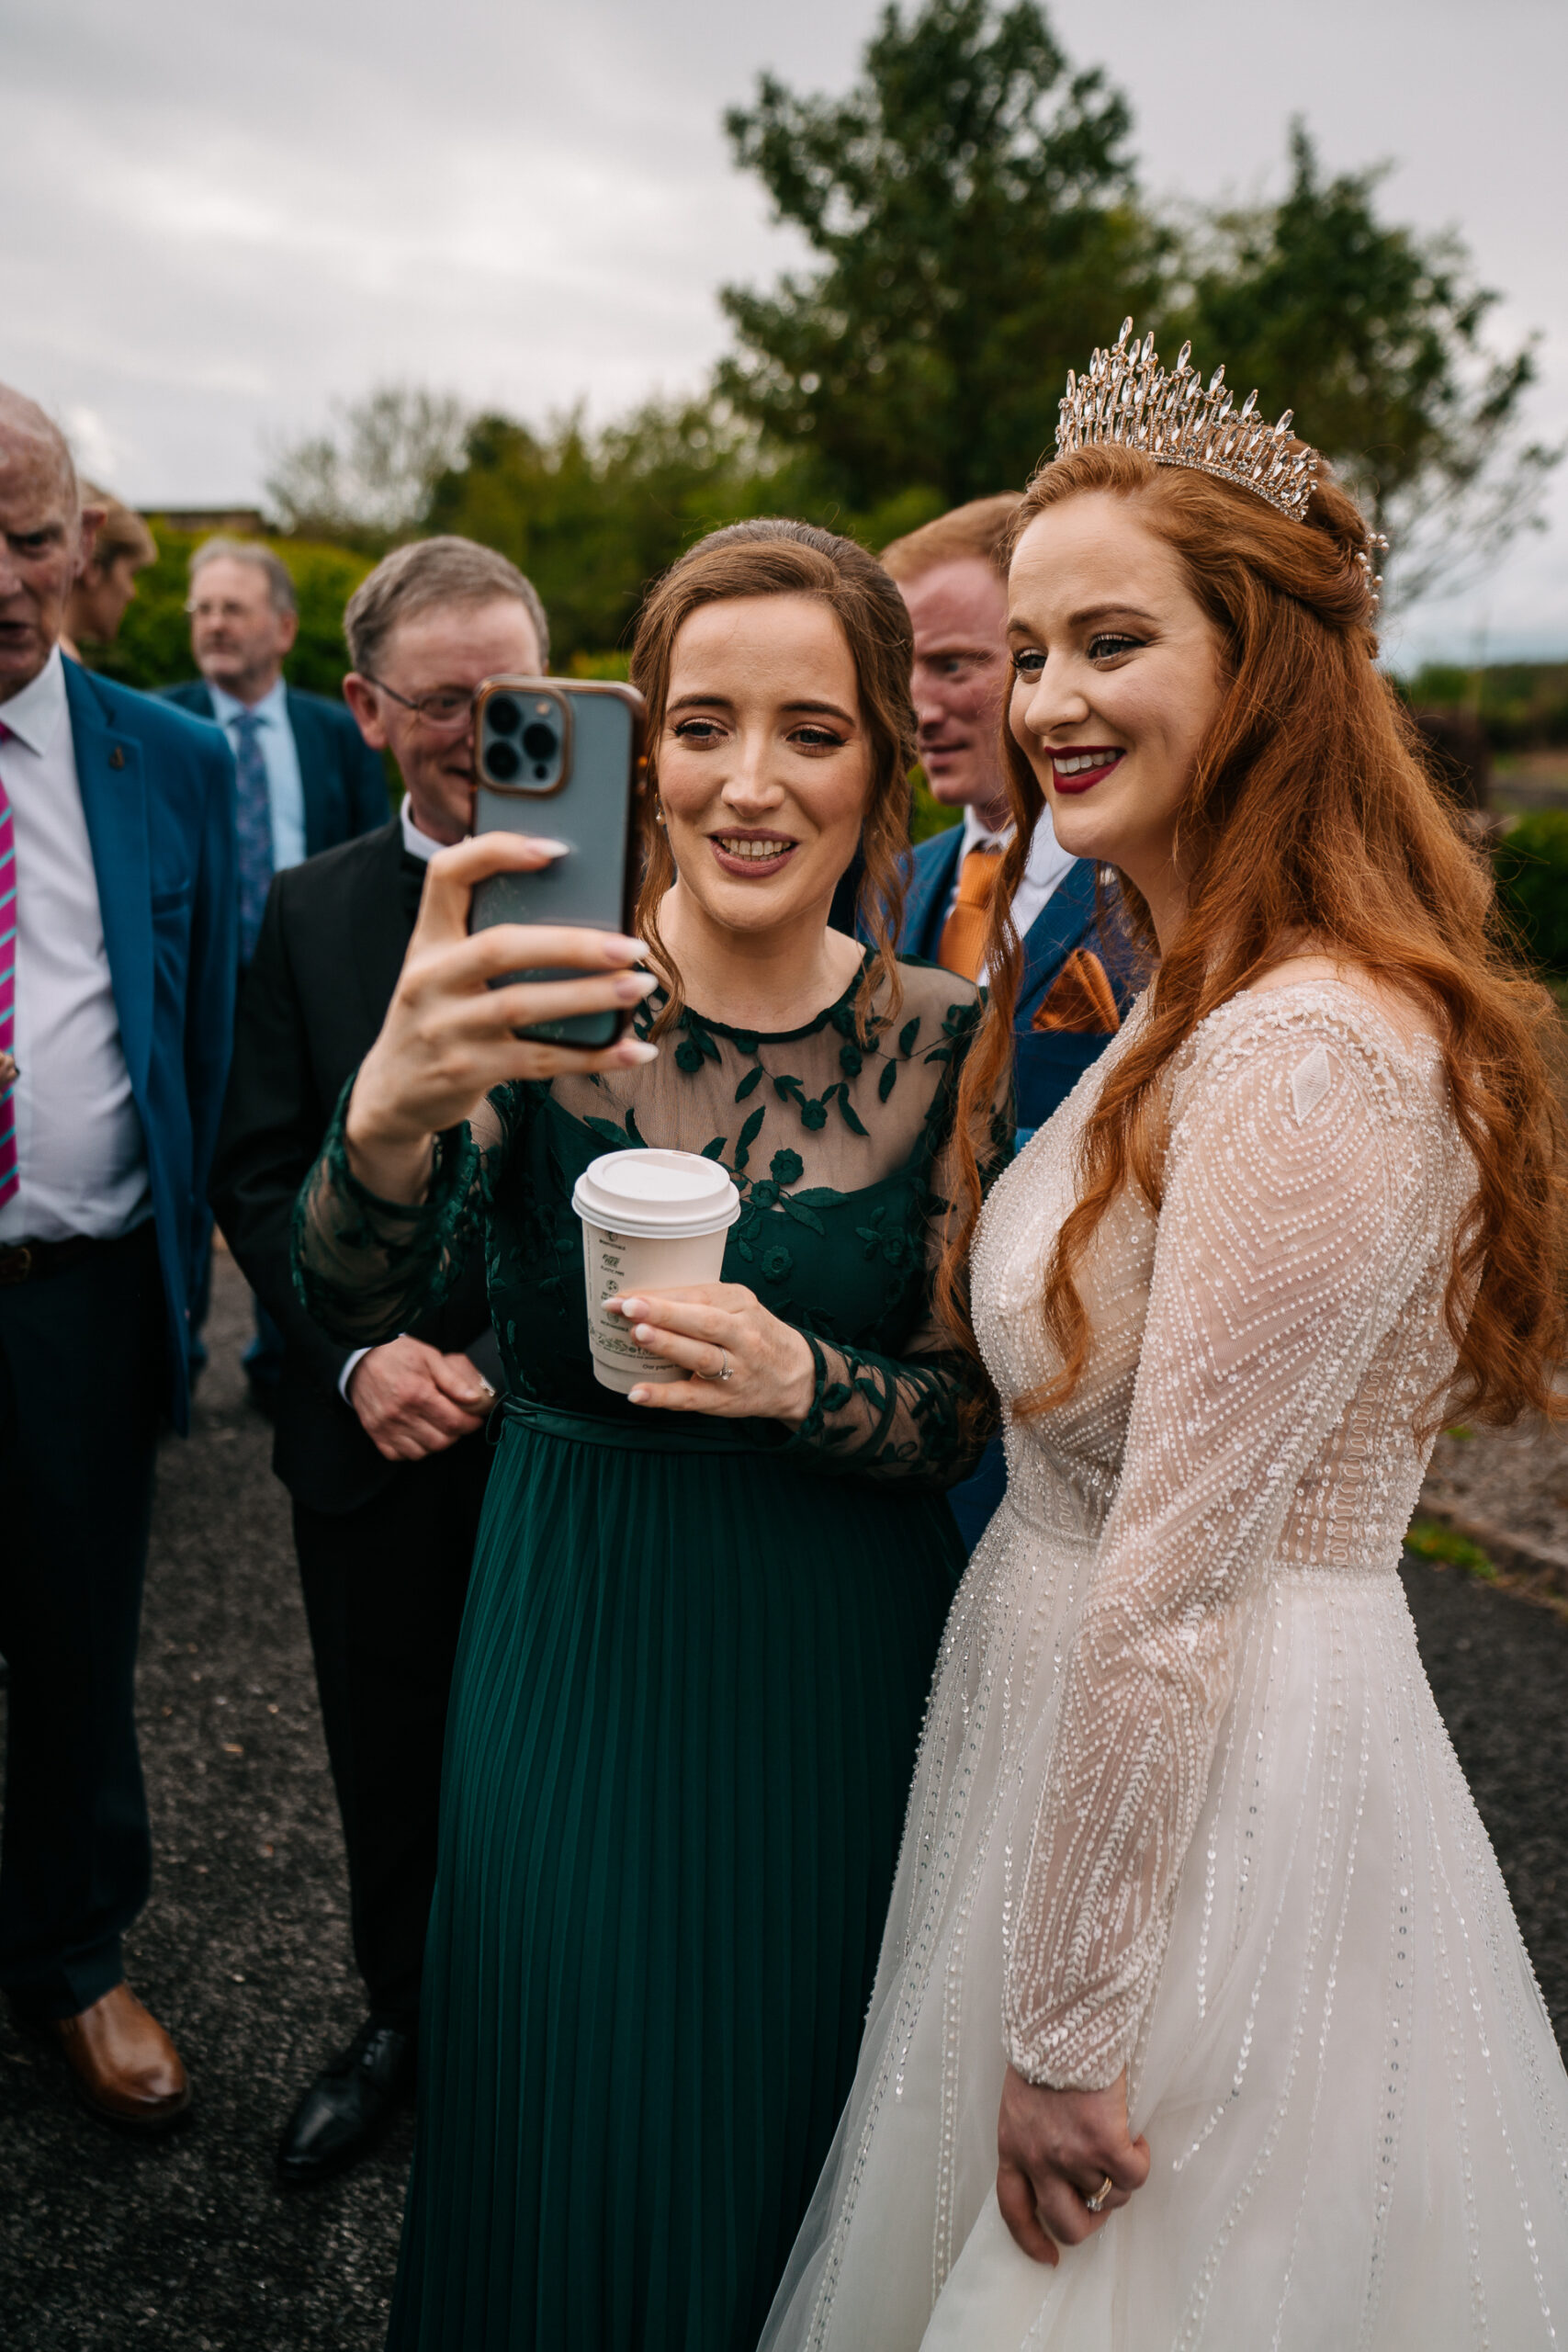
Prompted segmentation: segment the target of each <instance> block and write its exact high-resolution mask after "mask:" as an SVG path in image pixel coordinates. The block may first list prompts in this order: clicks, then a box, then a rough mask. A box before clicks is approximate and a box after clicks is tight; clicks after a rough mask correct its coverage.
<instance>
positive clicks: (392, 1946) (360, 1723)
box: [212, 538, 548, 2187]
mask: <svg viewBox="0 0 1568 2352" xmlns="http://www.w3.org/2000/svg"><path fill="white" fill-rule="evenodd" d="M344 635H345V636H346V638H347V640H348V650H349V656H350V659H351V661H352V662H353V664H354V667H353V671H352V673H350V675H349V677H348V678H347V679H346V680H345V681H344V696H345V698H346V700H347V702H348V705H349V707H350V709H351V710H352V711H353V713H354V716H355V719H356V720H357V721H358V724H359V729H360V731H361V733H362V734H363V737H364V739H365V741H366V743H367V745H368V746H369V747H370V748H371V749H372V750H373V751H374V752H378V753H379V752H383V751H389V752H391V753H392V755H393V757H394V758H395V760H396V762H397V764H398V768H399V771H400V775H401V776H402V780H403V784H404V786H405V797H404V799H403V803H402V807H401V809H400V812H399V814H398V816H397V817H396V818H395V819H394V820H393V821H392V822H391V823H390V824H389V825H383V826H382V827H380V829H379V830H378V831H376V832H372V833H367V834H365V835H363V836H362V837H361V838H360V839H359V840H357V841H353V842H345V843H344V845H343V846H342V847H340V848H337V849H334V850H330V851H328V852H327V853H326V854H325V855H323V856H321V857H313V858H310V859H308V860H307V861H306V862H305V863H304V864H303V865H294V866H291V867H289V868H288V870H287V871H286V872H283V873H280V874H279V875H278V876H277V877H276V880H275V881H274V883H273V885H272V888H271V890H270V892H269V894H268V897H267V900H266V908H265V914H264V916H263V918H262V923H261V930H260V933H259V935H258V938H257V941H256V948H255V954H254V957H253V959H252V962H251V967H250V970H249V973H248V974H247V976H246V980H245V985H244V989H243V995H242V1000H241V1008H240V1014H239V1019H238V1023H237V1024H236V1035H235V1044H234V1061H233V1067H232V1073H231V1080H230V1086H229V1093H228V1099H227V1102H226V1103H225V1106H224V1114H223V1124H222V1128H221V1132H220V1136H219V1143H218V1154H217V1159H216V1163H215V1170H214V1175H213V1183H212V1201H213V1206H214V1208H215V1209H216V1211H217V1215H218V1220H219V1223H220V1226H221V1227H222V1228H223V1231H224V1233H225V1235H226V1236H227V1238H228V1240H229V1244H230V1247H231V1250H233V1253H234V1256H235V1258H236V1259H237V1260H238V1261H239V1263H240V1265H241V1267H242V1268H243V1272H244V1273H245V1275H246V1277H247V1278H248V1280H249V1281H250V1283H252V1285H253V1287H254V1290H255V1292H256V1294H257V1295H258V1297H259V1298H260V1299H261V1300H262V1302H263V1304H264V1305H265V1306H266V1307H267V1309H268V1311H269V1312H270V1313H271V1314H272V1315H273V1316H275V1317H276V1320H277V1322H278V1324H279V1326H280V1327H281V1329H282V1332H283V1336H284V1358H283V1377H282V1382H281V1385H280V1388H279V1393H278V1402H277V1414H276V1445H275V1448H274V1453H273V1466H274V1468H275V1469H276V1473H277V1475H278V1476H279V1477H280V1478H281V1479H282V1480H283V1482H284V1484H285V1485H286V1486H287V1487H288V1490H289V1493H290V1495H291V1497H292V1498H293V1509H294V1538H295V1548H296V1551H297V1553H298V1555H299V1573H300V1580H301V1584H302V1587H303V1590H304V1597H305V1609H306V1615H307V1617H308V1619H309V1622H310V1641H311V1646H312V1648H313V1650H314V1654H315V1660H316V1679H317V1688H318V1691H319V1692H320V1695H321V1715H322V1721H323V1724H324V1727H325V1731H326V1738H327V1749H328V1753H329V1756H330V1757H331V1759H332V1768H333V1780H334V1781H335V1783H336V1787H337V1794H338V1803H339V1807H340V1810H341V1813H342V1816H343V1827H344V1845H345V1847H346V1849H347V1856H348V1881H349V1894H350V1898H351V1909H352V1920H353V1933H354V1948H355V1959H356V1961H357V1962H358V1964H359V1969H360V1973H361V1974H362V1975H363V1977H364V1979H365V1983H366V1989H367V1995H368V2015H367V2018H366V2021H365V2023H364V2025H363V2026H362V2027H361V2029H360V2030H359V2032H358V2033H357V2034H356V2035H355V2039H354V2041H353V2042H352V2043H351V2044H350V2046H349V2048H348V2049H347V2050H346V2051H344V2052H342V2053H341V2054H340V2055H339V2056H338V2057H336V2058H334V2059H333V2061H332V2062H331V2063H330V2064H328V2065H327V2066H326V2067H324V2068H323V2069H322V2071H321V2074H319V2075H317V2077H316V2079H315V2081H314V2082H313V2083H312V2084H311V2085H310V2088H309V2089H308V2090H307V2091H306V2093H305V2095H304V2097H303V2098H302V2099H301V2100H300V2101H299V2106H298V2107H297V2108H296V2109H295V2111H294V2114H293V2116H292V2118H291V2119H290V2120H289V2122H288V2128H287V2130H286V2131H285V2132H284V2136H283V2140H282V2142H281V2144H280V2146H279V2148H278V2152H277V2167H278V2171H279V2173H280V2175H281V2177H283V2179H285V2180H286V2181H288V2182H290V2183H292V2184H294V2185H296V2186H300V2187H305V2186H309V2185H310V2184H312V2183H314V2182H316V2181H320V2180H324V2179H326V2178H328V2177H330V2176H331V2175H332V2174H333V2173H334V2172H339V2171H341V2170H343V2168H344V2166H345V2165H350V2164H353V2163H355V2161H356V2160H357V2159H358V2158H359V2157H360V2156H361V2155H362V2154H365V2153H366V2152H367V2150H368V2149H369V2147H370V2146H371V2145H372V2144H373V2143H374V2142H375V2140H376V2139H377V2138H378V2135H379V2133H380V2131H381V2130H382V2128H383V2127H384V2125H385V2124H386V2123H387V2121H388V2120H389V2118H390V2116H391V2114H392V2113H393V2111H394V2110H395V2109H396V2108H397V2106H398V2105H399V2104H400V2101H401V2100H402V2099H403V2098H405V2097H406V2096H407V2095H408V2093H409V2091H410V2090H411V2089H412V2073H413V2054H414V2022H415V2013H416V2011H417V2008H418V2004H419V1980H420V1966H421V1961H422V1958H423V1950H424V1931H425V1922H426V1918H427V1916H428V1913H429V1908H430V1895H431V1889H432V1886H433V1885H434V1874H435V1839H436V1814H437V1804H438V1798H439V1790H440V1777H441V1748H442V1738H443V1734H444V1731H445V1726H446V1693H447V1687H448V1684H449V1682H450V1679H451V1672H452V1660H453V1657H454V1654H455V1651H456V1646H457V1628H458V1624H459V1622H460V1619H461V1616H462V1609H463V1600H464V1595H465V1593H466V1591H467V1588H468V1568H469V1564H470V1561H471V1559H472V1555H473V1547H474V1538H475V1535H476V1533H477V1531H478V1527H479V1509H480V1505H481V1503H482V1501H483V1499H484V1488H485V1480H486V1477H487V1475H488V1472H489V1466H490V1454H489V1448H488V1446H487V1444H486V1441H485V1437H484V1425H485V1420H486V1418H487V1416H488V1415H489V1412H490V1410H491V1407H492V1406H493V1404H494V1402H495V1392H494V1388H493V1387H492V1386H491V1373H492V1372H493V1374H494V1377H495V1379H496V1381H497V1382H499V1378H500V1373H499V1364H498V1360H497V1358H496V1356H495V1352H494V1341H493V1339H492V1338H491V1332H490V1320H489V1310H488V1306H487V1304H486V1299H485V1289H484V1275H483V1269H482V1267H481V1266H480V1265H479V1264H477V1263H475V1264H471V1265H469V1266H468V1267H467V1268H465V1269H464V1271H463V1272H462V1274H461V1276H460V1278H459V1280H458V1282H457V1285H456V1288H455V1290H454V1293H453V1295H452V1296H451V1297H450V1298H449V1300H448V1301H447V1303H446V1306H444V1307H443V1308H442V1309H441V1310H440V1312H439V1313H438V1314H437V1315H435V1316H433V1317H430V1318H429V1319H428V1320H427V1321H424V1322H422V1323H419V1324H417V1325H416V1326H415V1327H414V1328H413V1329H412V1330H409V1331H406V1332H404V1333H402V1334H401V1335H400V1337H399V1338H397V1339H395V1340H389V1341H388V1342H387V1343H386V1344H385V1345H384V1346H381V1347H376V1348H368V1349H361V1350H357V1351H353V1352H352V1353H351V1352H350V1351H347V1350H345V1349H343V1348H340V1347H338V1346H336V1345H335V1344H334V1343H333V1341H332V1340H329V1339H328V1338H327V1337H326V1335H325V1334H324V1333H323V1332H321V1331H319V1330H318V1329H316V1327H315V1326H314V1324H312V1323H311V1321H310V1318H309V1317H308V1316H307V1315H306V1313H305V1311H304V1309H303V1308H302V1307H301V1306H300V1305H299V1301H298V1299H297V1298H296V1297H295V1295H294V1289H293V1283H292V1277H291V1274H290V1268H289V1226H290V1219H291V1217H292V1214H293V1208H294V1201H295V1196H296V1194H297V1193H298V1192H299V1186H300V1183H301V1182H302V1181H303V1179H304V1177H305V1175H306V1174H307V1172H308V1170H310V1167H311V1166H312V1164H313V1162H314V1160H315V1159H316V1156H317V1154H318V1152H319V1151H320V1149H321V1139H322V1137H323V1136H324V1135H325V1133H326V1128H327V1124H328V1121H329V1120H330V1118H331V1116H332V1114H333V1109H334V1108H335V1106H336V1103H337V1099H338V1096H339V1094H340V1093H341V1092H342V1091H343V1088H344V1085H345V1083H346V1082H347V1080H348V1079H349V1078H350V1076H351V1075H352V1073H353V1072H354V1070H355V1069H356V1068H357V1067H358V1065H359V1063H360V1061H361V1060H362V1059H363V1058H364V1056H365V1054H366V1052H367V1049H368V1047H369V1046H371V1044H372V1043H373V1042H374V1040H375V1037H376V1035H377V1033H378V1030H379V1028H380V1025H381V1021H382V1017H383V1015H384V1014H385V1012H386V1010H387V1006H388V1004H389V1001H390V999H391V994H392V989H393V988H394V986H395V985H396V982H397V978H398V973H399V970H400V967H401V964H402V959H403V955H404V952H405V950H406V948H407V946H408V942H409V937H410V934H411V933H412V929H413V924H414V918H415V916H416V914H417V913H418V910H419V901H420V895H421V891H422V889H423V879H424V869H425V865H426V864H427V863H428V861H429V860H430V859H431V858H432V857H434V854H435V853H436V851H437V850H438V849H440V848H442V847H443V846H444V845H446V844H448V843H450V842H457V841H460V840H461V839H462V838H463V836H464V834H465V833H467V832H468V831H469V830H470V827H471V824H472V818H473V793H474V739H473V708H474V694H475V690H476V689H477V688H478V687H479V685H480V684H482V683H483V681H484V680H485V679H486V678H488V677H491V676H494V675H496V674H497V673H501V672H512V673H524V674H525V675H530V674H531V675H537V674H538V673H540V672H541V671H542V670H543V669H544V666H545V663H546V662H547V659H548V632H547V625H546V620H545V614H544V608H543V606H542V605H540V603H539V599H538V597H537V596H536V594H535V592H534V590H533V588H532V587H531V586H530V585H529V583H528V582H527V581H526V580H525V579H524V577H523V575H522V573H521V572H520V571H517V570H516V569H515V568H514V567H513V565H512V564H510V563H508V562H507V561H506V560H505V559H504V557H502V556H499V555H495V554H493V553H491V550H490V549H488V548H480V547H476V546H475V545H474V544H473V543H472V542H471V541H470V540H468V539H458V538H436V539H424V540H421V541H419V542H418V543H417V544H416V545H414V546H412V547H407V548H400V549H399V550H398V552H397V553H396V554H395V555H390V556H389V557H388V558H387V559H386V560H385V562H383V563H381V564H379V565H378V567H377V569H376V570H375V571H373V572H372V573H371V574H370V576H369V578H368V579H367V581H365V582H364V583H363V584H362V586H361V587H360V588H359V589H358V590H357V591H356V592H355V595H354V596H353V598H352V599H351V601H350V603H349V606H348V609H347V612H346V613H345V615H344Z"/></svg>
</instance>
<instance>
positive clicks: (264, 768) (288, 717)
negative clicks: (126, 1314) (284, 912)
mask: <svg viewBox="0 0 1568 2352" xmlns="http://www.w3.org/2000/svg"><path fill="white" fill-rule="evenodd" d="M186 613H187V614H188V615H189V616H190V643H191V651H192V653H193V654H194V656H195V658H196V666H197V669H198V670H199V671H200V673H201V675H200V677H199V678H193V679H192V680H191V681H190V682H189V683H188V684H185V685H178V686H166V687H165V688H164V699H165V701H168V702H172V703H176V704H177V705H178V706H179V707H180V708H181V709H182V710H188V711H192V712H194V713H195V715H196V716H197V718H212V719H216V720H217V722H218V724H219V725H220V727H221V728H222V729H223V732H224V733H225V735H227V737H228V738H229V742H230V746H231V750H232V752H233V754H234V771H235V774H234V800H235V818H236V831H237V834H238V839H239V850H240V969H241V970H242V972H243V970H244V968H245V967H246V966H247V965H248V964H249V962H250V960H251V957H252V956H253V955H254V952H255V944H256V934H257V933H258V932H259V931H260V929H261V919H262V909H263V908H264V907H265V904H266V894H267V887H268V885H269V884H270V882H271V880H272V877H273V876H274V874H276V873H281V872H282V870H283V868H284V867H285V866H288V865H299V861H300V860H301V859H302V858H306V857H314V856H316V855H317V854H318V853H319V852H320V851H321V850H324V849H335V848H336V846H337V844H338V843H339V842H346V841H353V840H354V839H355V837H356V836H357V835H358V834H360V833H367V832H369V831H371V830H372V829H373V828H374V827H375V826H378V825H384V824H385V823H386V821H387V779H386V774H385V771H384V769H383V767H382V764H381V762H380V761H379V759H378V757H377V755H376V753H375V752H373V751H372V750H371V749H370V746H369V745H368V744H367V742H366V741H365V739H364V737H363V736H362V735H361V734H360V731H359V729H358V728H357V727H356V726H355V723H354V720H353V719H352V718H350V716H349V714H348V712H347V711H346V710H344V707H343V705H342V704H341V703H336V702H329V701H328V700H327V698H326V696H325V695H311V694H304V693H301V692H300V691H299V688H298V687H295V686H289V685H286V684H284V680H283V664H284V662H285V660H286V659H287V657H288V654H289V652H290V651H291V650H292V649H293V646H294V641H295V639H296V638H297V636H298V635H299V603H298V600H297V598H296V596H295V593H294V582H293V580H292V579H291V577H290V576H289V572H288V566H287V565H286V564H285V563H284V562H283V561H282V560H281V559H280V558H279V557H277V556H276V555H275V554H274V553H273V551H272V549H271V548H269V547H264V546H263V545H261V544H260V542H259V541H257V540H254V539H225V538H217V539H206V540H204V541H203V542H202V544H201V546H200V547H198V548H197V550H196V552H195V554H194V555H193V556H192V557H191V560H190V593H189V595H188V597H187V599H186ZM207 1272H208V1266H207V1261H206V1260H205V1259H204V1260H203V1261H202V1281H201V1283H200V1286H199V1290H198V1294H197V1299H196V1301H195V1302H194V1304H193V1307H192V1313H191V1328H192V1338H193V1341H194V1351H195V1360H196V1363H197V1368H198V1369H199V1367H200V1365H201V1364H202V1363H205V1361H206V1355H205V1351H204V1350H203V1348H202V1345H201V1327H202V1324H203V1322H204V1321H205V1319H206V1312H207ZM244 1364H245V1377H246V1381H247V1383H248V1385H249V1387H250V1392H251V1397H252V1399H253V1401H254V1403H255V1405H256V1406H257V1407H258V1408H259V1409H260V1410H261V1411H262V1412H264V1413H265V1414H267V1415H268V1416H270V1415H271V1414H272V1413H273V1411H274V1410H275V1409H276V1400H277V1385H278V1381H279V1379H280V1377H281V1374H282V1366H283V1343H282V1340H281V1339H280V1338H279V1335H278V1332H277V1329H276V1325H275V1324H274V1323H273V1322H272V1320H271V1318H270V1317H268V1315H267V1313H266V1310H265V1307H260V1308H258V1311H257V1315H256V1332H255V1338H254V1340H252V1342H251V1344H250V1346H249V1347H248V1348H247V1349H246V1351H245V1358H244Z"/></svg>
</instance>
